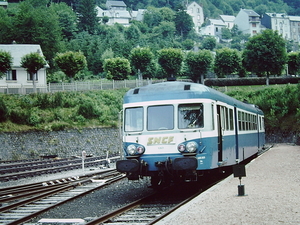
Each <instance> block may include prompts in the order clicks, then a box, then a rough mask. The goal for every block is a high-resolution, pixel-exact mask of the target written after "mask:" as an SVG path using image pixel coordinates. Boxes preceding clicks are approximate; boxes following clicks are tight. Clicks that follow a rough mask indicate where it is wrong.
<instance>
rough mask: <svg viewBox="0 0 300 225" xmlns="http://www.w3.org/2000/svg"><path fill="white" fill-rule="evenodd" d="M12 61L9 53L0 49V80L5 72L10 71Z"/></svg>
mask: <svg viewBox="0 0 300 225" xmlns="http://www.w3.org/2000/svg"><path fill="white" fill-rule="evenodd" d="M12 60H13V58H12V56H11V54H10V52H6V51H2V50H1V49H0V79H1V78H2V77H3V75H4V74H5V73H6V72H7V71H9V70H11V65H12Z"/></svg>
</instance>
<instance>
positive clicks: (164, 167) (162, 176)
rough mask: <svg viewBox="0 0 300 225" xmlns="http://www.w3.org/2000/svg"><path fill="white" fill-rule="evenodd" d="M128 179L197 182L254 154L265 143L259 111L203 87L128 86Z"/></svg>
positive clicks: (124, 168)
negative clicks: (208, 173) (202, 176)
mask: <svg viewBox="0 0 300 225" xmlns="http://www.w3.org/2000/svg"><path fill="white" fill-rule="evenodd" d="M122 129H123V146H124V157H125V158H124V159H122V160H120V161H117V170H118V171H120V172H126V174H127V177H128V179H131V180H136V179H139V178H141V177H143V176H150V177H151V182H152V184H153V185H157V184H159V183H160V182H164V181H170V180H174V181H176V180H195V181H196V180H197V178H198V176H200V175H202V174H203V173H205V172H207V171H211V170H214V169H217V168H220V167H225V166H232V165H234V164H237V163H239V162H241V161H243V160H246V159H248V158H249V157H251V156H253V155H255V154H256V153H257V152H258V150H259V149H260V148H262V147H263V145H264V140H265V137H264V114H263V112H262V111H261V110H260V109H258V107H256V106H254V105H251V104H247V103H243V102H241V101H238V100H236V99H234V98H232V97H229V96H227V95H225V94H223V93H220V92H218V91H216V90H214V89H211V88H209V87H207V86H204V85H201V84H196V83H188V82H177V81H174V82H164V83H158V84H151V85H148V86H144V87H140V88H135V89H132V90H129V91H128V92H127V93H126V95H125V96H124V104H123V128H122Z"/></svg>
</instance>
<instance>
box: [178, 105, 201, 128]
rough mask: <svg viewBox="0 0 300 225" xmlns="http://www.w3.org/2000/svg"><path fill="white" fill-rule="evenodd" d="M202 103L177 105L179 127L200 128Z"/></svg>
mask: <svg viewBox="0 0 300 225" xmlns="http://www.w3.org/2000/svg"><path fill="white" fill-rule="evenodd" d="M203 126H204V123H203V104H202V103H195V104H181V105H179V106H178V127H179V129H189V128H202V127H203Z"/></svg>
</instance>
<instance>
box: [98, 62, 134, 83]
mask: <svg viewBox="0 0 300 225" xmlns="http://www.w3.org/2000/svg"><path fill="white" fill-rule="evenodd" d="M103 69H104V71H105V72H106V77H107V78H108V79H113V80H125V79H127V78H128V76H129V74H130V73H131V67H130V62H129V60H128V59H125V58H120V57H117V58H111V59H105V60H104V65H103Z"/></svg>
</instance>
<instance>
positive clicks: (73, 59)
mask: <svg viewBox="0 0 300 225" xmlns="http://www.w3.org/2000/svg"><path fill="white" fill-rule="evenodd" d="M54 61H55V63H56V64H57V66H58V67H59V68H60V69H61V70H62V71H63V72H64V73H65V74H66V75H67V76H68V77H69V78H71V81H72V80H73V79H74V77H75V75H76V73H78V72H79V71H80V70H83V69H84V68H85V67H86V66H87V62H86V58H85V56H84V55H83V53H82V52H72V51H69V52H65V53H58V54H57V55H56V56H55V58H54Z"/></svg>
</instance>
